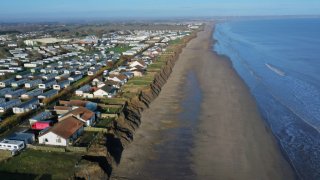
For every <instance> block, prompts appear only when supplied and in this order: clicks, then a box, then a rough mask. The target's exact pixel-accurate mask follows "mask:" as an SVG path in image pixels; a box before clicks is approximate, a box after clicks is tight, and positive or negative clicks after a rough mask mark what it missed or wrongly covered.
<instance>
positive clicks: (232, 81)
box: [111, 25, 295, 180]
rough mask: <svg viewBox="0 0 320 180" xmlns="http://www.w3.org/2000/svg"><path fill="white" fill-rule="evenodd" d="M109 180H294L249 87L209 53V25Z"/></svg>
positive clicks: (180, 63) (144, 119)
mask: <svg viewBox="0 0 320 180" xmlns="http://www.w3.org/2000/svg"><path fill="white" fill-rule="evenodd" d="M111 179H221V180H224V179H244V180H248V179H259V180H264V179H265V180H269V179H273V180H274V179H279V180H280V179H295V175H294V172H293V170H292V168H291V166H290V165H289V163H288V162H287V161H286V160H285V158H284V157H283V155H282V154H281V151H280V148H279V145H278V144H277V143H276V140H275V138H274V137H273V135H272V134H271V131H270V130H269V128H268V127H267V125H266V124H265V122H264V121H263V119H262V118H261V116H260V114H259V112H258V109H257V106H256V103H255V101H254V98H253V97H252V96H251V94H250V92H249V89H248V88H247V86H246V85H245V84H244V82H243V81H242V80H241V78H240V77H239V76H238V75H237V73H236V72H235V71H234V69H233V68H232V65H231V63H230V61H229V60H228V59H226V58H225V57H221V56H218V55H217V54H215V53H214V52H212V25H208V26H206V28H205V31H203V32H200V33H199V34H198V37H197V38H196V39H193V40H192V41H191V42H190V43H189V44H188V45H187V47H186V48H185V49H184V50H183V52H182V53H181V55H180V57H179V60H178V62H177V63H176V65H175V67H174V69H173V73H172V74H171V76H170V78H169V80H168V82H167V83H166V85H165V86H164V87H163V89H162V91H161V93H160V95H159V97H158V98H157V99H156V100H155V101H154V102H152V104H151V106H150V108H149V109H147V110H145V111H144V112H143V114H142V124H141V127H140V128H139V129H138V130H137V131H136V133H135V136H134V141H133V142H132V143H131V144H129V145H128V147H126V149H125V151H124V152H123V154H122V157H121V162H120V164H119V166H118V167H116V168H115V169H113V173H112V177H111Z"/></svg>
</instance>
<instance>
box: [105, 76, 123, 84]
mask: <svg viewBox="0 0 320 180" xmlns="http://www.w3.org/2000/svg"><path fill="white" fill-rule="evenodd" d="M107 80H111V81H116V82H120V83H121V85H124V84H125V83H127V81H128V79H127V76H125V75H123V74H119V75H113V74H111V75H110V76H109V77H108V78H107Z"/></svg>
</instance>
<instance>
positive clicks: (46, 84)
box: [39, 79, 57, 89]
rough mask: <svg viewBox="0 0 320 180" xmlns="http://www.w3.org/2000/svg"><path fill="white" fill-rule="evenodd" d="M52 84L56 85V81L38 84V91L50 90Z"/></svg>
mask: <svg viewBox="0 0 320 180" xmlns="http://www.w3.org/2000/svg"><path fill="white" fill-rule="evenodd" d="M54 84H57V82H56V80H55V79H51V80H48V81H45V82H43V83H41V84H39V88H40V89H49V88H51V87H52V86H53V85H54Z"/></svg>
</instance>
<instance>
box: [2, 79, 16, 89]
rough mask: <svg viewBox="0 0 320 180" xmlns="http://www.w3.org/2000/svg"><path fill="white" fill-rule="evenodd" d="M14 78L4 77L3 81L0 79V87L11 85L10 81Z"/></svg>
mask: <svg viewBox="0 0 320 180" xmlns="http://www.w3.org/2000/svg"><path fill="white" fill-rule="evenodd" d="M14 81H15V80H14V78H10V79H6V80H4V81H0V87H1V88H4V87H8V86H9V85H11V83H13V82H14Z"/></svg>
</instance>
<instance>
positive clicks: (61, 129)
mask: <svg viewBox="0 0 320 180" xmlns="http://www.w3.org/2000/svg"><path fill="white" fill-rule="evenodd" d="M82 126H83V122H81V121H79V120H77V119H76V118H74V117H72V116H70V117H68V118H66V119H64V120H63V121H60V122H59V123H57V124H56V125H54V126H53V127H52V128H51V129H49V130H48V131H47V132H46V133H44V134H42V135H40V136H43V135H45V134H47V133H48V132H52V133H54V134H57V135H58V136H60V137H63V138H65V139H68V138H69V137H70V136H72V135H73V134H74V133H75V132H77V130H79V129H80V128H81V127H82Z"/></svg>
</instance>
